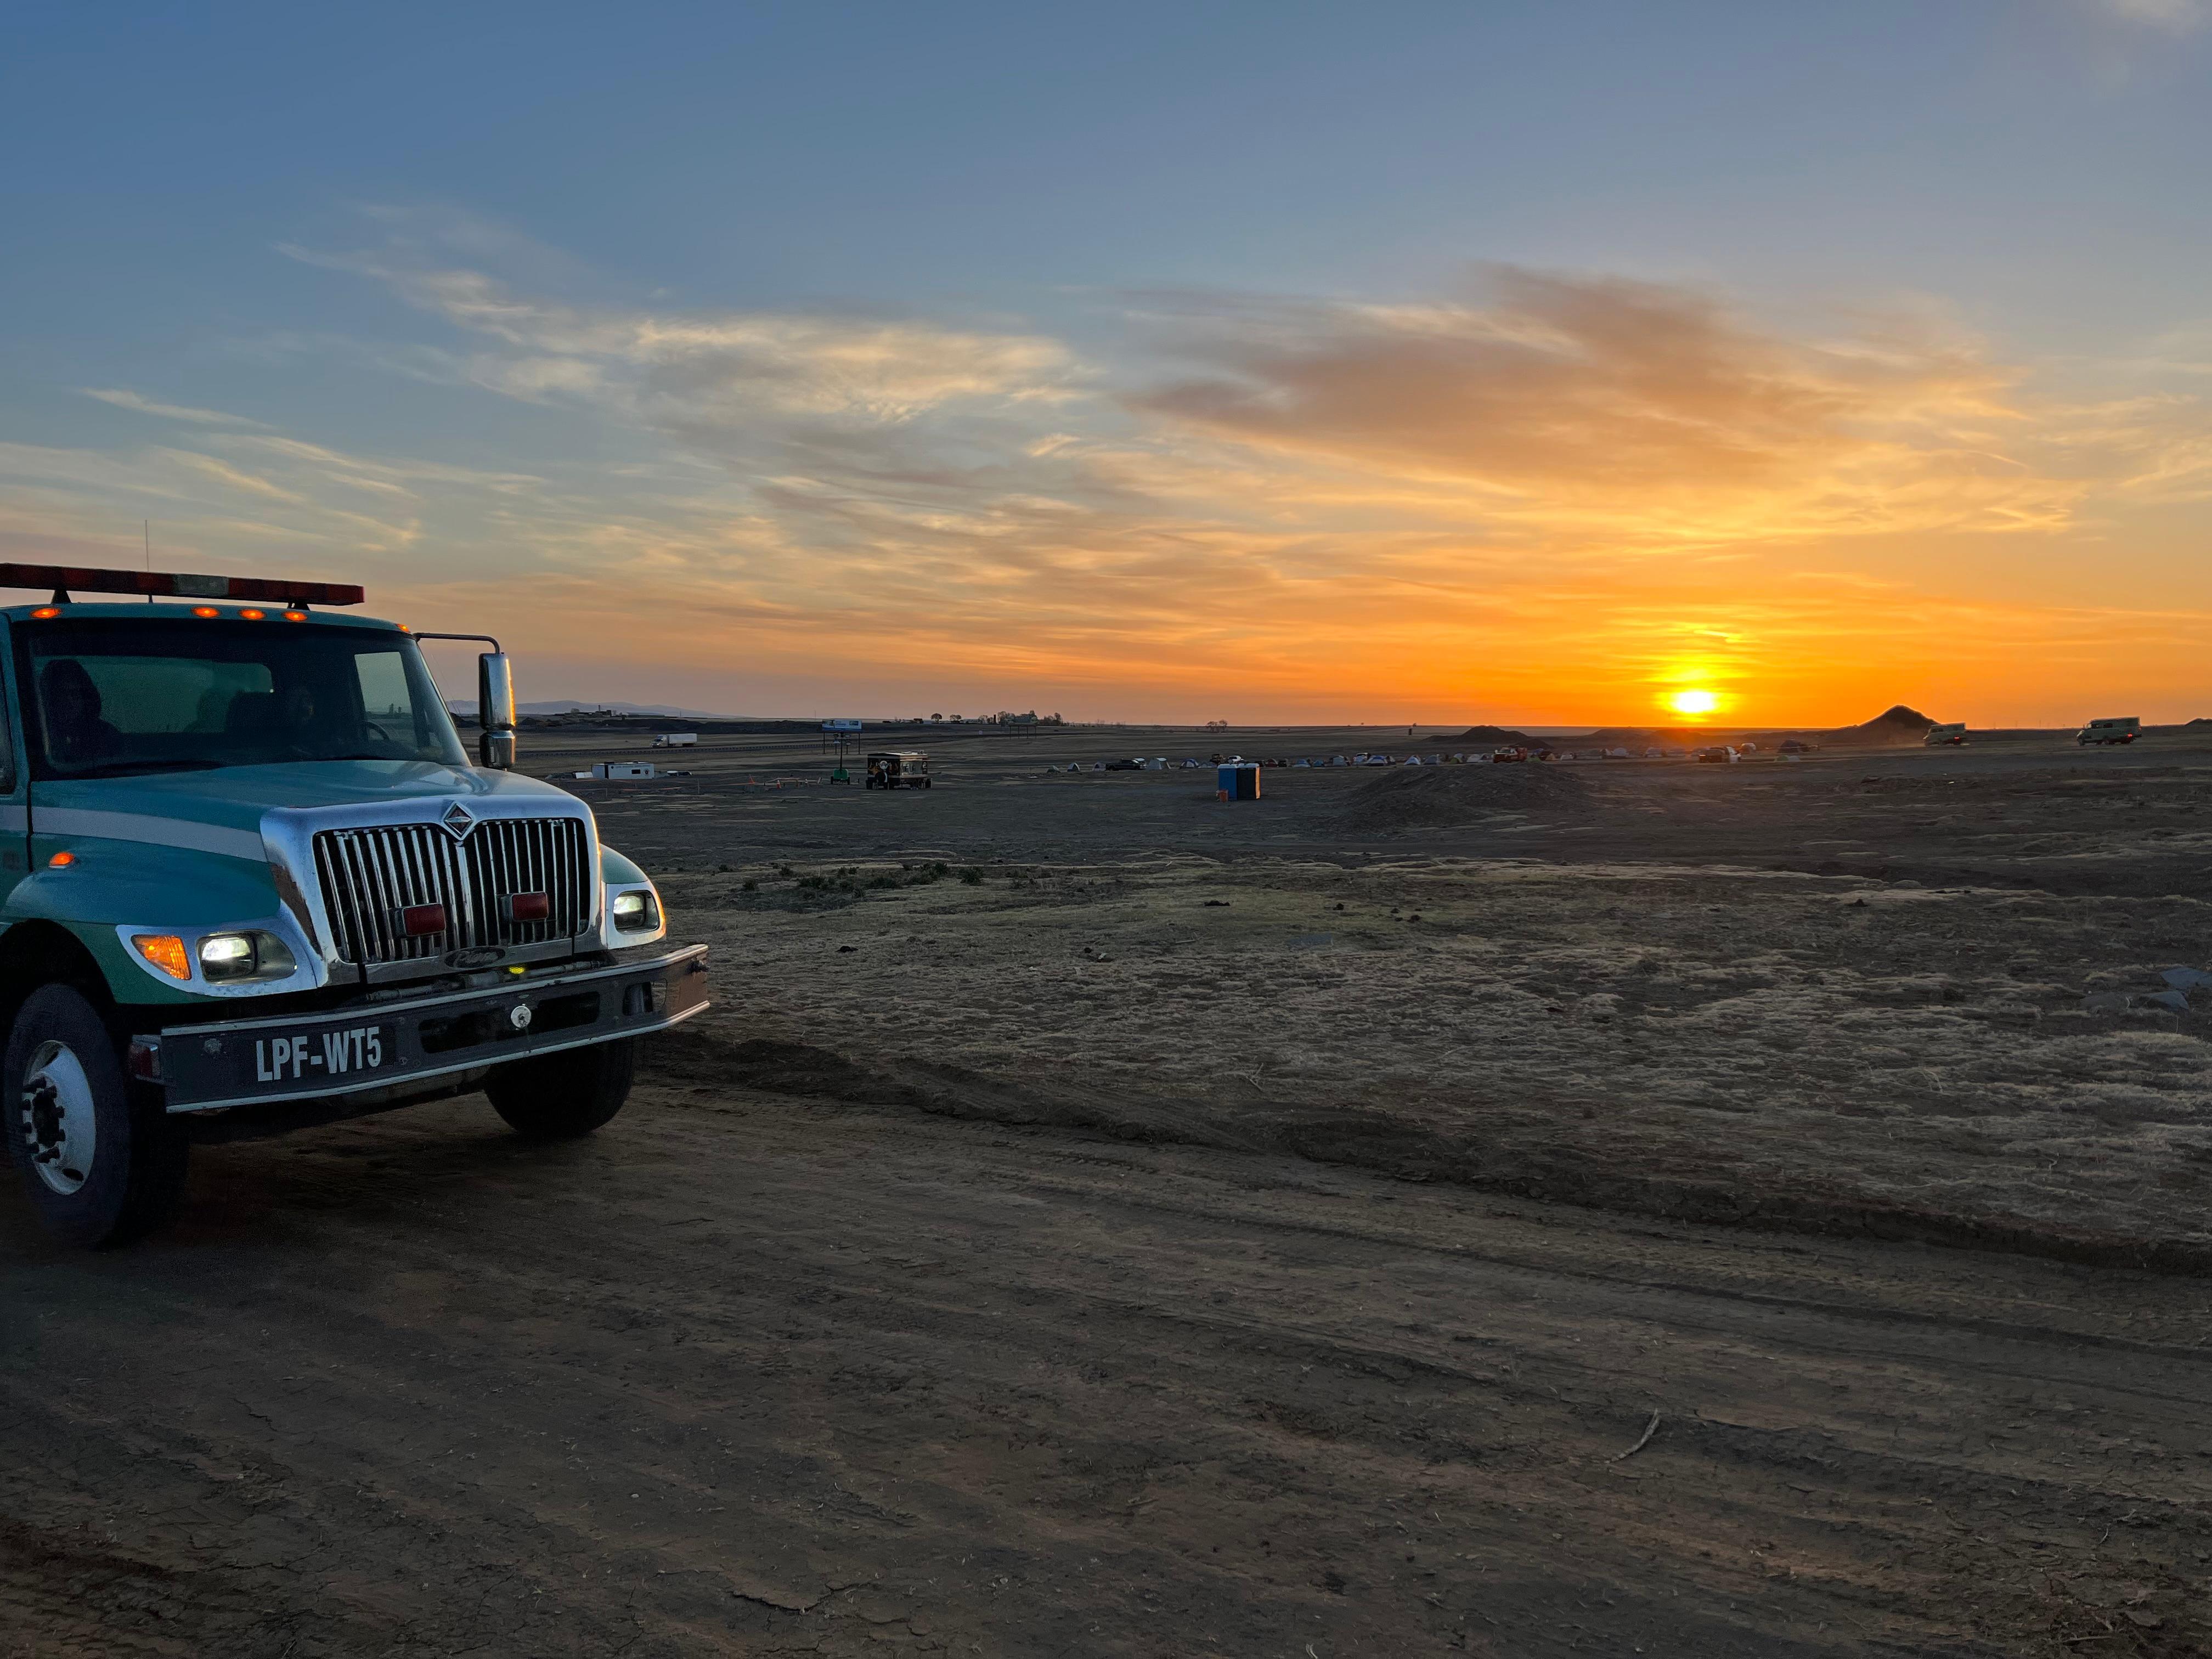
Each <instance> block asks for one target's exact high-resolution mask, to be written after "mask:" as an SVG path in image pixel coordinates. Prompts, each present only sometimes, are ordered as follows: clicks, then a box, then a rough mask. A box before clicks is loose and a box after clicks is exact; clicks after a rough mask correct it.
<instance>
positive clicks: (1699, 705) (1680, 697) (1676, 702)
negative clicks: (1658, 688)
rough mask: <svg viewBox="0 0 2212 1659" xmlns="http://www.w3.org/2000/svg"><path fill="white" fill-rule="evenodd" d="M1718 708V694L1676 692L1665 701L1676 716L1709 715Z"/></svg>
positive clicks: (1719, 704)
mask: <svg viewBox="0 0 2212 1659" xmlns="http://www.w3.org/2000/svg"><path fill="white" fill-rule="evenodd" d="M1720 706H1721V700H1720V697H1719V696H1718V694H1717V693H1715V692H1711V691H1676V692H1674V693H1673V694H1671V695H1670V696H1668V699H1667V707H1668V708H1671V709H1673V710H1674V712H1675V713H1676V714H1711V713H1712V712H1713V710H1715V709H1716V708H1719V707H1720Z"/></svg>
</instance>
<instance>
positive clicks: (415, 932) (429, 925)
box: [399, 904, 446, 939]
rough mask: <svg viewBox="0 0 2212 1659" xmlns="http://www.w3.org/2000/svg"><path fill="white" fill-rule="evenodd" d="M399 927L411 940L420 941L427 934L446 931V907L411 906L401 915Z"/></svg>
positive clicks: (439, 905) (434, 905)
mask: <svg viewBox="0 0 2212 1659" xmlns="http://www.w3.org/2000/svg"><path fill="white" fill-rule="evenodd" d="M399 925H400V927H402V928H403V929H404V930H405V932H406V934H407V937H408V938H410V939H420V938H422V935H423V934H425V933H444V932H445V931H446V907H445V906H444V905H442V904H410V905H409V906H408V907H407V908H405V909H404V910H402V911H401V912H400V913H399Z"/></svg>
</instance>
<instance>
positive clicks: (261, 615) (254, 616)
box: [238, 610, 269, 622]
mask: <svg viewBox="0 0 2212 1659" xmlns="http://www.w3.org/2000/svg"><path fill="white" fill-rule="evenodd" d="M238 614H239V616H240V617H241V618H242V619H244V620H245V621H246V622H267V621H268V620H269V613H268V612H267V611H254V610H246V611H240V612H239V613H238Z"/></svg>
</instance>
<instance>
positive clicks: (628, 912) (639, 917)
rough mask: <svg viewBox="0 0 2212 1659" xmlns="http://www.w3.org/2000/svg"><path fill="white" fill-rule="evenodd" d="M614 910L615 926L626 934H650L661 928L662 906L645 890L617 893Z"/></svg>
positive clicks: (638, 889)
mask: <svg viewBox="0 0 2212 1659" xmlns="http://www.w3.org/2000/svg"><path fill="white" fill-rule="evenodd" d="M612 908H613V911H614V917H615V926H616V927H618V928H620V929H621V930H622V931H623V933H651V932H652V931H653V929H654V928H656V927H659V926H660V906H659V903H658V902H656V901H655V900H654V898H653V895H652V894H651V893H650V892H648V891H647V890H645V889H643V888H632V889H631V890H629V892H627V893H617V894H616V895H615V899H614V904H613V906H612Z"/></svg>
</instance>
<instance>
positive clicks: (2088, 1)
mask: <svg viewBox="0 0 2212 1659" xmlns="http://www.w3.org/2000/svg"><path fill="white" fill-rule="evenodd" d="M2079 3H2081V5H2082V6H2083V7H2085V8H2086V9H2087V10H2088V11H2089V12H2090V14H2091V15H2094V16H2099V17H2102V18H2104V19H2106V20H2107V21H2112V22H2116V23H2126V24H2133V25H2137V26H2139V27H2145V28H2150V29H2155V30H2159V31H2161V32H2164V33H2171V34H2190V33H2195V32H2196V31H2197V30H2198V29H2201V28H2203V27H2205V26H2206V25H2207V24H2208V23H2212V5H2208V4H2207V3H2206V0H2079Z"/></svg>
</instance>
